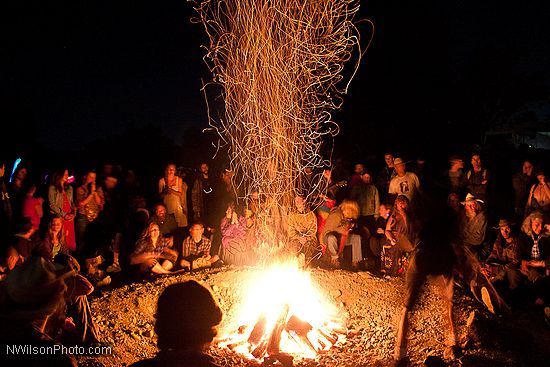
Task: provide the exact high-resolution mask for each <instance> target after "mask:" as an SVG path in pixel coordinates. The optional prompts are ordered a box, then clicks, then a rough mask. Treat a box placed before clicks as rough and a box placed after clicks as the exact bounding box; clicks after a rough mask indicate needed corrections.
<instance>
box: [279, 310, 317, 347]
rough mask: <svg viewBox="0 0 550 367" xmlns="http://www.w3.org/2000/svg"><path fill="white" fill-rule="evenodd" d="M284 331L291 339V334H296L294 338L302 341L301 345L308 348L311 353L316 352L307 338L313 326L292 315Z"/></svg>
mask: <svg viewBox="0 0 550 367" xmlns="http://www.w3.org/2000/svg"><path fill="white" fill-rule="evenodd" d="M285 329H286V331H287V332H288V333H289V334H290V335H291V336H292V337H293V338H294V335H293V334H296V336H297V337H298V338H299V339H300V340H301V341H302V343H303V344H305V345H306V346H307V347H309V348H310V349H311V351H312V352H315V353H316V352H317V350H316V349H315V347H314V346H313V344H312V343H311V341H310V340H309V338H308V337H307V334H308V333H309V332H310V331H311V330H312V329H313V326H311V324H310V323H309V322H306V321H303V320H300V319H299V318H298V317H296V316H295V315H292V316H291V317H290V319H288V322H287V323H286V327H285Z"/></svg>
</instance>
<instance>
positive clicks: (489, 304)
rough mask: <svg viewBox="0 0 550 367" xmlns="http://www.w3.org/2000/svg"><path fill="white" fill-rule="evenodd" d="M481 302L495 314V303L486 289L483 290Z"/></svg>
mask: <svg viewBox="0 0 550 367" xmlns="http://www.w3.org/2000/svg"><path fill="white" fill-rule="evenodd" d="M481 300H482V301H483V303H484V304H485V306H487V309H488V310H489V311H491V313H495V307H494V306H493V302H492V301H491V295H490V294H489V291H488V290H487V288H486V287H483V288H481Z"/></svg>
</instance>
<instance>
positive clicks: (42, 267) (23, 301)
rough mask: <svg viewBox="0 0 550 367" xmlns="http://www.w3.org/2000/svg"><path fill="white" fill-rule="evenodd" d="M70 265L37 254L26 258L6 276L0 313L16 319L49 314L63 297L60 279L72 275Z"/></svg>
mask: <svg viewBox="0 0 550 367" xmlns="http://www.w3.org/2000/svg"><path fill="white" fill-rule="evenodd" d="M74 274H75V272H74V270H72V269H71V268H70V267H67V266H62V265H58V264H54V263H52V262H49V261H47V260H45V259H44V258H42V257H39V256H32V257H30V258H28V259H27V260H26V261H25V262H24V263H23V264H21V265H19V266H16V267H15V268H14V269H13V270H12V271H11V272H10V273H9V274H8V276H7V277H6V283H5V289H4V291H5V294H4V299H3V300H2V301H3V302H2V305H1V313H2V314H4V316H10V317H13V318H19V319H35V318H39V317H44V316H48V315H50V314H51V313H52V312H53V311H54V310H55V309H56V307H57V306H58V305H59V302H60V301H61V300H62V299H63V293H64V292H65V290H66V288H67V287H66V286H65V283H64V281H63V280H64V279H66V278H68V277H70V276H73V275H74Z"/></svg>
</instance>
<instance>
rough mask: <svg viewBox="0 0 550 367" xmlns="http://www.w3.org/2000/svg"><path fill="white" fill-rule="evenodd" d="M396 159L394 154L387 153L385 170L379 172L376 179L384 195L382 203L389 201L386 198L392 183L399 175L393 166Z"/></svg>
mask: <svg viewBox="0 0 550 367" xmlns="http://www.w3.org/2000/svg"><path fill="white" fill-rule="evenodd" d="M394 159H395V158H394V156H393V154H392V153H385V154H384V168H382V170H381V171H380V172H378V175H377V177H376V185H377V186H378V191H379V192H381V193H382V197H381V198H380V199H381V200H382V201H387V200H386V199H387V197H386V196H387V194H388V189H389V187H390V181H391V180H392V178H394V177H395V176H396V175H397V172H396V171H395V167H394V164H393V161H394Z"/></svg>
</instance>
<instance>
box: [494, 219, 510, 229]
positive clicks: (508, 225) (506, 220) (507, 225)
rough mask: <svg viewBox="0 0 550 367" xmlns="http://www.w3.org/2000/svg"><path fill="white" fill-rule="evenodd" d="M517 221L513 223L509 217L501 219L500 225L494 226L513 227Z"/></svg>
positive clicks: (497, 227)
mask: <svg viewBox="0 0 550 367" xmlns="http://www.w3.org/2000/svg"><path fill="white" fill-rule="evenodd" d="M514 224H515V223H513V222H512V221H509V220H508V219H501V220H499V221H498V225H497V226H496V227H493V228H494V229H500V228H502V227H511V226H513V225H514Z"/></svg>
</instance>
